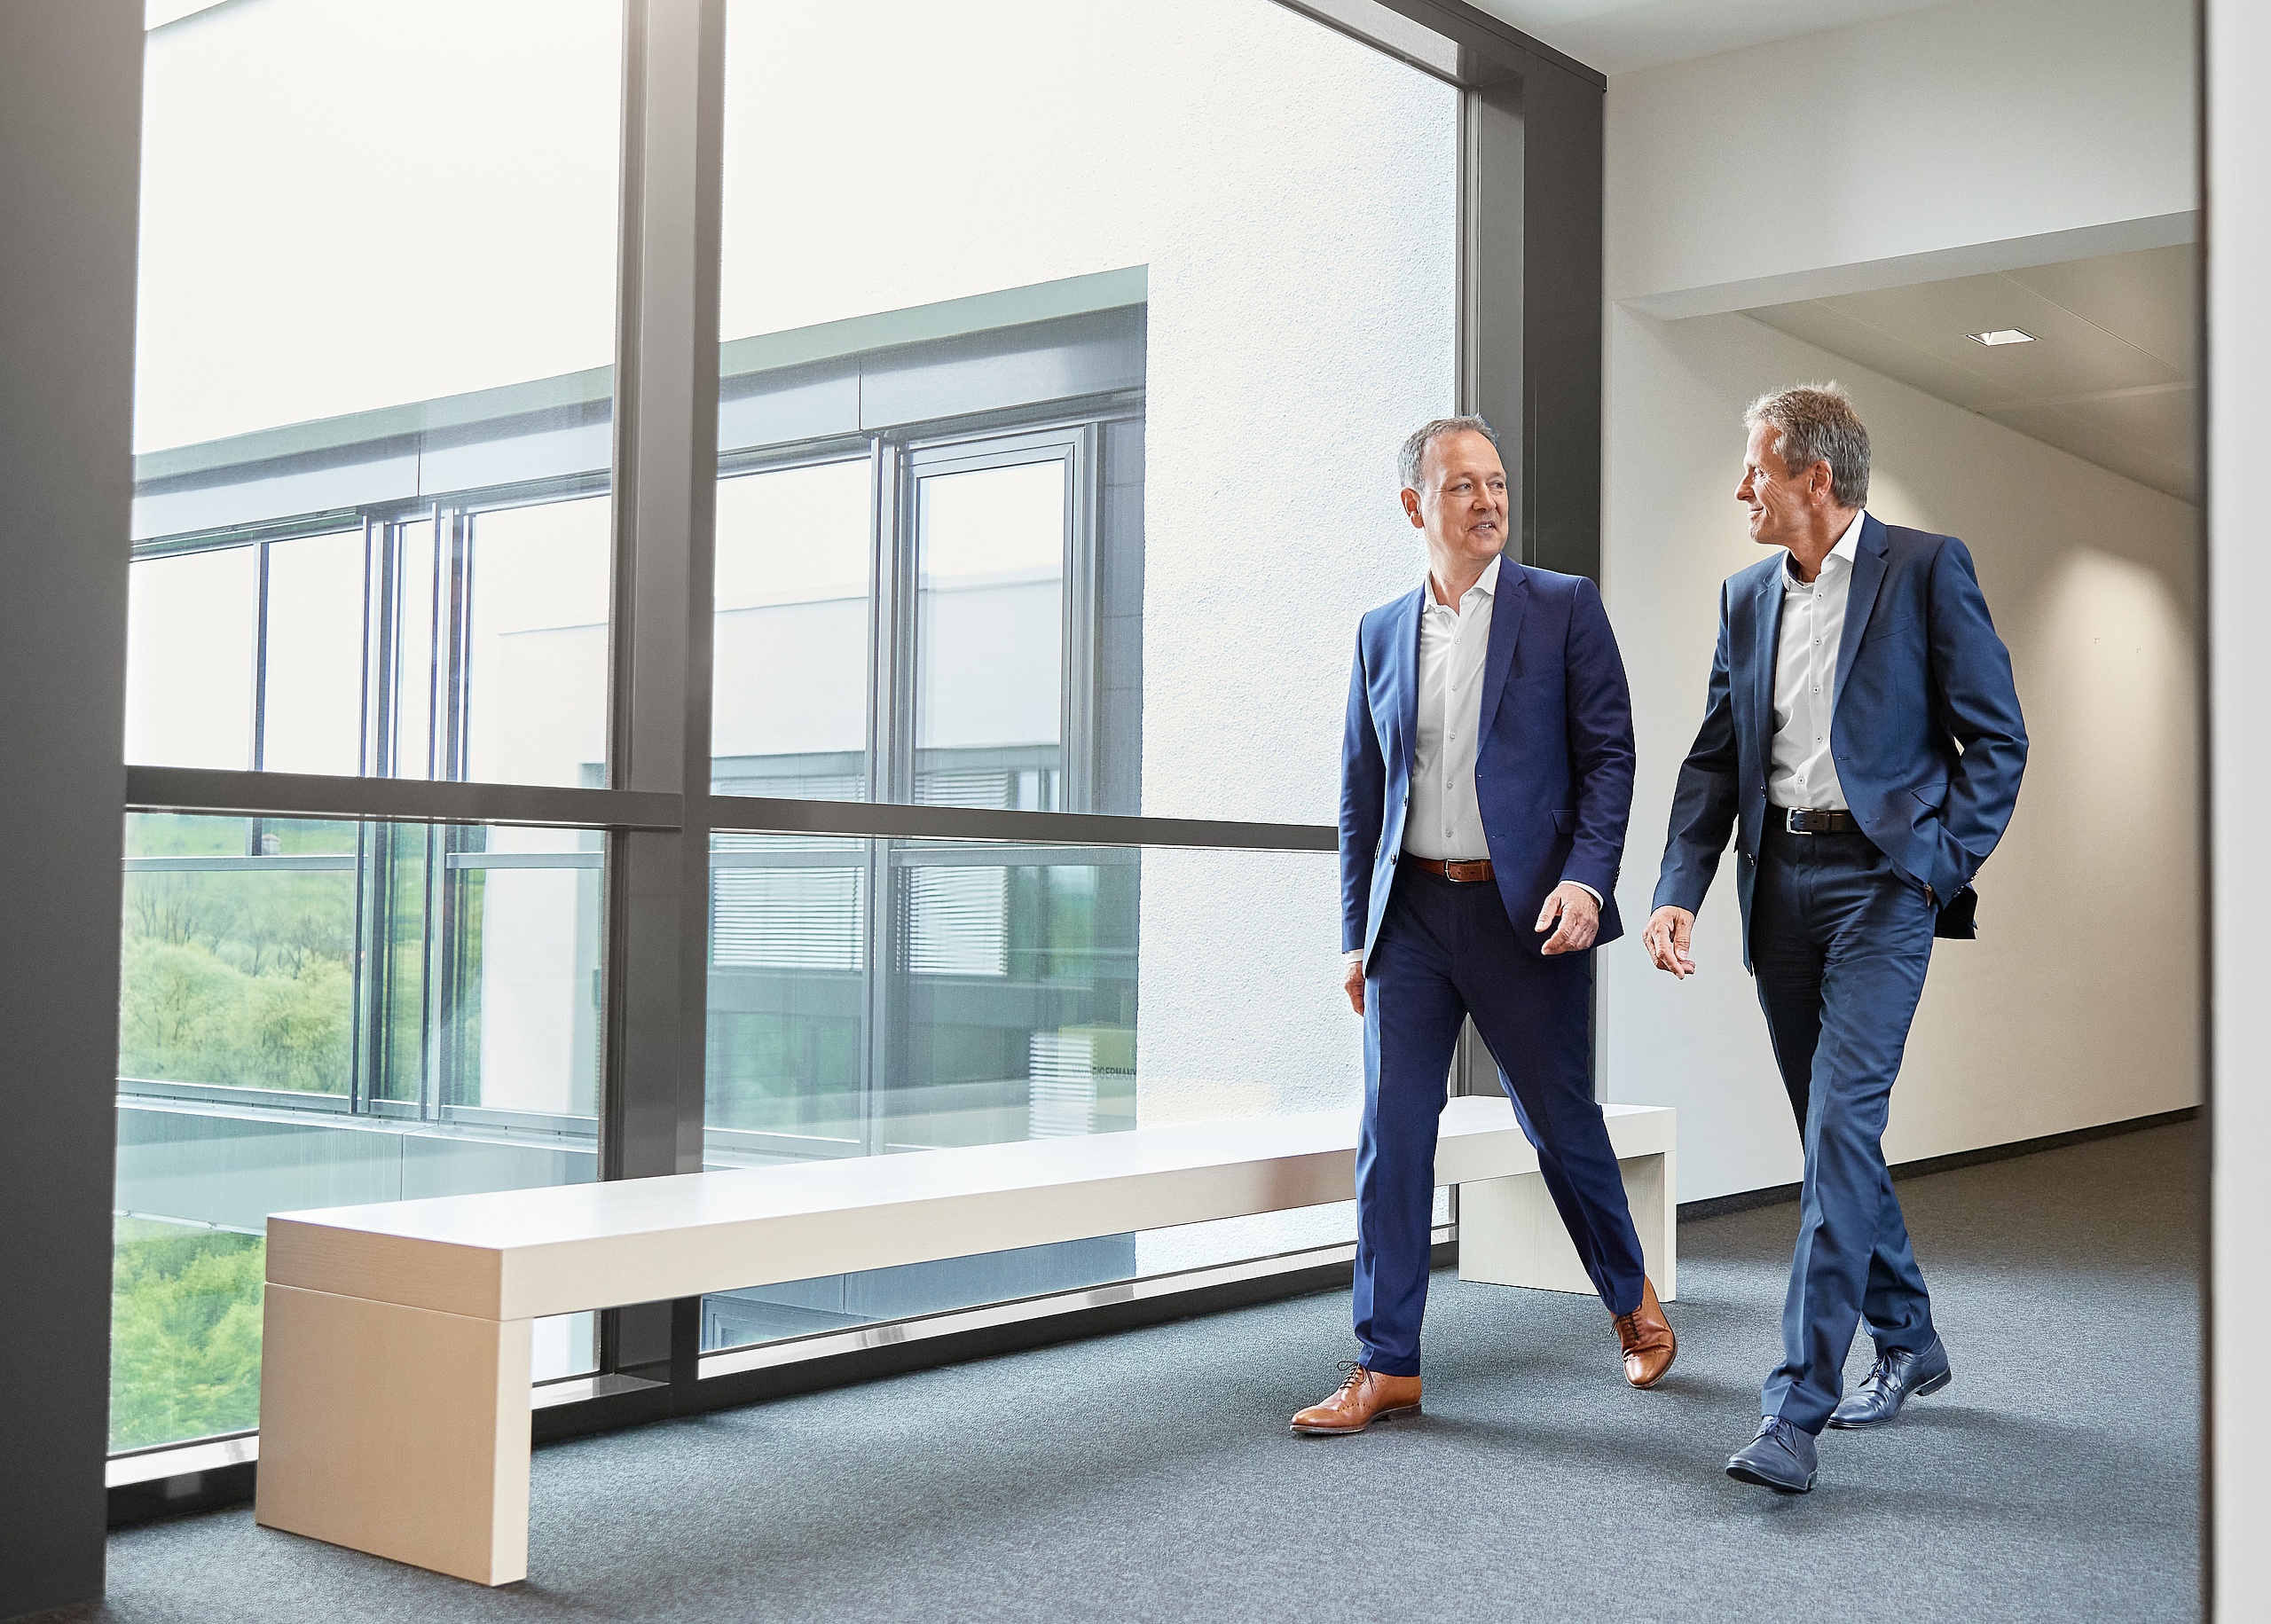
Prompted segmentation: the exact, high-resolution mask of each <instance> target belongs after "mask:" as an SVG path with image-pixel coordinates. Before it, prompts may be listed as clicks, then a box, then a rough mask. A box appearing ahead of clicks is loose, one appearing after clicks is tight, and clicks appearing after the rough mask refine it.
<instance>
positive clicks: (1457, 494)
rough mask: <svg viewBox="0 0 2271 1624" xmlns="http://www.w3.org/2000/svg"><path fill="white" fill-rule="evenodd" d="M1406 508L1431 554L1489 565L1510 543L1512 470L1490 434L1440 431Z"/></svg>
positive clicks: (1447, 560)
mask: <svg viewBox="0 0 2271 1624" xmlns="http://www.w3.org/2000/svg"><path fill="white" fill-rule="evenodd" d="M1403 511H1404V512H1405V513H1406V514H1409V515H1410V516H1411V522H1412V523H1413V524H1415V525H1417V526H1418V527H1419V528H1420V529H1421V530H1425V531H1426V533H1427V553H1428V556H1429V557H1430V558H1431V559H1440V560H1441V561H1442V562H1443V563H1446V564H1450V563H1455V562H1463V563H1466V564H1468V565H1470V566H1473V567H1475V568H1481V567H1485V566H1488V565H1489V562H1490V561H1491V560H1492V559H1494V558H1496V557H1497V556H1498V554H1499V553H1500V552H1501V551H1503V550H1504V549H1505V545H1506V470H1505V467H1504V465H1502V464H1501V463H1500V462H1499V460H1498V448H1497V446H1495V445H1492V444H1491V443H1490V440H1489V436H1488V435H1479V434H1476V433H1474V432H1473V431H1472V430H1467V431H1464V432H1461V433H1458V434H1449V435H1436V436H1435V438H1434V439H1433V440H1431V441H1429V442H1428V443H1427V451H1426V456H1424V457H1422V458H1421V459H1420V460H1419V489H1418V490H1406V491H1405V492H1404V493H1403Z"/></svg>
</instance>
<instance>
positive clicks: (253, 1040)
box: [119, 818, 355, 1094]
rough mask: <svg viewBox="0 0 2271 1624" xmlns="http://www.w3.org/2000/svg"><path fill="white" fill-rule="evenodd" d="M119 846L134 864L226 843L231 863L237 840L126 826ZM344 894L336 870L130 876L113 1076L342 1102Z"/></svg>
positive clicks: (346, 989) (346, 1023) (196, 828)
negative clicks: (289, 1092)
mask: <svg viewBox="0 0 2271 1624" xmlns="http://www.w3.org/2000/svg"><path fill="white" fill-rule="evenodd" d="M216 825H217V826H219V827H218V828H215V827H214V826H216ZM316 827H317V828H318V829H321V828H323V826H316ZM129 838H130V846H132V847H134V848H137V849H138V851H137V854H138V855H158V856H166V855H174V854H177V853H178V854H184V855H193V856H195V855H204V854H206V853H207V852H208V851H211V850H212V849H213V848H215V847H216V846H217V847H221V848H223V849H224V850H225V849H226V848H228V847H229V846H230V844H231V843H232V842H233V843H234V850H235V851H237V852H241V851H243V850H244V846H245V829H244V826H243V824H242V822H241V821H240V820H228V819H209V818H197V819H190V818H179V819H137V820H132V822H131V823H130V837H129ZM303 838H307V836H306V835H305V834H304V832H303ZM335 842H336V837H335V836H334V841H333V843H335ZM350 849H351V840H350ZM354 888H355V875H354V874H353V873H352V872H351V871H347V870H338V871H329V870H306V869H279V870H275V871H271V872H265V873H263V872H255V871H249V870H239V871H235V872H228V871H224V872H218V873H197V872H192V873H177V872H167V871H158V872H149V871H141V870H137V871H132V872H130V873H129V874H128V875H127V878H126V906H125V914H124V919H123V936H124V940H123V942H122V945H121V961H120V969H121V979H122V985H121V989H120V999H119V1070H120V1071H121V1072H122V1074H123V1075H125V1076H128V1077H146V1078H155V1079H175V1080H179V1081H185V1082H197V1083H221V1084H230V1085H234V1086H238V1087H254V1088H283V1089H298V1090H302V1091H309V1092H316V1093H326V1094H341V1093H344V1092H346V1090H347V1086H348V1076H347V1071H348V1058H349V1043H348V1035H349V1027H350V1019H351V1008H350V1006H351V1003H352V999H353V992H352V977H351V976H350V969H349V967H350V954H351V953H352V950H353V934H354V910H355V890H354Z"/></svg>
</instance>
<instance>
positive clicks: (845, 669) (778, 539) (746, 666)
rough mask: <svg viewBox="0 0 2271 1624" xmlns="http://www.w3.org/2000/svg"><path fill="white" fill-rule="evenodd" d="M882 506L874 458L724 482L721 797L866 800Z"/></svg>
mask: <svg viewBox="0 0 2271 1624" xmlns="http://www.w3.org/2000/svg"><path fill="white" fill-rule="evenodd" d="M874 505H875V498H874V494H873V480H872V475H871V473H870V465H869V463H868V460H867V459H865V458H862V459H858V460H856V461H849V462H825V463H820V464H816V465H813V466H809V467H792V468H780V469H774V470H772V471H768V472H765V473H758V474H745V475H736V476H735V477H732V478H727V479H722V480H719V482H718V553H717V581H716V592H717V600H716V605H717V621H716V630H715V632H714V639H715V640H714V643H713V645H712V656H711V657H712V660H713V662H714V663H713V665H712V668H711V669H712V671H713V672H714V677H713V679H712V681H713V687H712V698H711V756H712V764H711V778H712V780H713V781H714V783H715V786H716V788H717V789H718V790H719V793H721V794H727V795H764V796H784V797H787V798H790V799H795V800H832V801H864V800H866V799H868V676H867V671H868V584H869V577H870V575H871V569H870V562H869V561H870V559H871V557H872V553H873V545H872V540H871V532H872V528H873V524H874Z"/></svg>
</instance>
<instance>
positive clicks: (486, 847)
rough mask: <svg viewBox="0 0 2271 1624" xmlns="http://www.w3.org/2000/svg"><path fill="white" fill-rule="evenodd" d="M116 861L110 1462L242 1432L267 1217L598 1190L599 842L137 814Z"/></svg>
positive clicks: (580, 1333)
mask: <svg viewBox="0 0 2271 1624" xmlns="http://www.w3.org/2000/svg"><path fill="white" fill-rule="evenodd" d="M125 860H126V875H125V886H124V893H125V894H124V907H123V912H122V921H121V923H122V944H121V947H122V954H121V963H122V977H121V997H120V1007H119V1046H120V1056H121V1060H120V1082H119V1151H118V1195H117V1236H116V1247H117V1251H116V1261H115V1269H114V1275H115V1287H114V1324H115V1331H116V1342H115V1348H116V1352H115V1354H114V1362H113V1377H112V1383H113V1385H112V1447H114V1448H119V1449H124V1448H136V1447H144V1446H146V1445H151V1444H158V1443H165V1442H170V1441H173V1440H177V1439H182V1438H188V1437H194V1436H200V1435H202V1434H206V1433H210V1432H227V1431H233V1430H239V1429H241V1428H246V1427H249V1426H252V1425H254V1424H255V1419H256V1416H257V1402H258V1391H259V1357H260V1306H259V1305H260V1289H261V1277H262V1256H261V1248H262V1240H261V1236H262V1234H263V1226H264V1225H265V1222H266V1220H267V1218H268V1215H269V1214H270V1213H271V1212H289V1211H295V1210H298V1209H301V1208H305V1207H319V1206H335V1205H342V1204H353V1203H360V1202H370V1201H392V1200H401V1199H405V1198H410V1197H416V1196H443V1195H457V1194H465V1193H469V1192H473V1191H476V1190H488V1189H518V1188H524V1187H528V1186H532V1185H546V1184H561V1183H574V1182H580V1181H585V1180H589V1179H592V1178H593V1177H595V1176H596V1173H597V1154H596V1152H597V1139H598V1134H597V1128H598V1124H597V1103H598V1080H599V1077H600V1055H601V1041H602V1030H603V1029H602V1024H601V1008H600V992H601V975H600V973H599V969H600V962H601V961H600V949H601V931H600V900H601V893H602V880H603V877H604V875H603V872H602V869H601V864H602V862H603V861H604V857H603V853H602V852H601V849H600V845H599V839H598V836H593V835H587V834H585V833H583V832H581V831H576V830H556V829H521V828H509V829H508V828H457V827H443V826H432V825H425V824H399V823H396V824H387V823H361V824H357V823H322V822H314V821H309V820H294V819H246V818H200V817H182V816H175V815H169V814H156V813H142V814H136V815H133V816H130V818H129V819H128V820H127V825H126V859H125ZM592 1360H593V1343H592V1322H591V1320H590V1317H589V1316H571V1317H570V1319H569V1320H565V1321H554V1322H544V1323H542V1324H540V1325H539V1326H538V1354H537V1361H538V1362H537V1365H536V1369H535V1372H534V1373H535V1374H536V1375H538V1377H546V1376H554V1375H564V1374H570V1373H572V1372H575V1371H578V1370H585V1369H591V1368H592Z"/></svg>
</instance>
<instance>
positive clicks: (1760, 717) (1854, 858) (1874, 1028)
mask: <svg viewBox="0 0 2271 1624" xmlns="http://www.w3.org/2000/svg"><path fill="white" fill-rule="evenodd" d="M1744 421H1745V423H1746V424H1747V425H1748V428H1749V430H1750V438H1749V443H1748V446H1747V448H1746V449H1745V451H1744V453H1743V456H1744V465H1743V476H1742V482H1741V484H1740V485H1739V486H1738V487H1737V488H1736V490H1735V495H1736V498H1737V499H1739V500H1740V501H1741V502H1743V503H1744V504H1745V505H1746V506H1748V508H1749V509H1750V534H1751V537H1752V539H1753V540H1756V541H1757V542H1759V543H1761V544H1762V545H1766V546H1771V547H1772V548H1774V549H1775V552H1774V554H1773V556H1772V557H1771V558H1768V559H1764V560H1762V561H1760V562H1758V563H1756V564H1754V565H1752V566H1751V567H1750V568H1749V569H1745V570H1743V571H1742V572H1741V573H1740V574H1738V575H1736V576H1733V577H1731V578H1730V579H1729V580H1728V581H1727V583H1726V584H1725V586H1724V587H1723V588H1721V590H1720V593H1719V647H1718V653H1717V655H1716V656H1715V657H1714V658H1713V660H1712V663H1711V682H1710V686H1709V690H1708V694H1707V698H1706V703H1705V707H1704V717H1703V727H1702V731H1701V733H1699V734H1697V735H1696V738H1695V747H1694V749H1692V750H1691V751H1689V752H1688V757H1687V760H1686V764H1685V765H1682V767H1681V768H1680V773H1679V785H1678V791H1677V792H1676V794H1675V796H1674V797H1673V801H1672V812H1671V834H1670V841H1669V843H1668V844H1667V845H1666V847H1665V850H1664V861H1663V872H1662V878H1661V879H1660V880H1659V881H1658V883H1657V885H1656V907H1655V912H1654V915H1653V916H1652V917H1651V918H1650V919H1649V921H1648V925H1647V929H1646V931H1645V932H1644V933H1643V935H1642V940H1643V942H1644V944H1645V945H1646V947H1647V950H1648V955H1649V957H1650V958H1651V959H1652V960H1654V962H1655V964H1656V966H1657V967H1658V968H1659V969H1664V970H1668V971H1670V973H1671V974H1672V975H1673V976H1675V977H1679V978H1680V979H1682V980H1685V979H1686V977H1688V976H1689V975H1691V974H1693V971H1694V969H1695V961H1694V956H1693V952H1692V951H1691V944H1692V940H1693V930H1694V926H1695V913H1696V910H1697V909H1698V908H1700V907H1701V906H1702V905H1703V893H1704V891H1705V890H1707V889H1708V888H1709V885H1710V883H1711V876H1712V874H1713V872H1714V871H1715V870H1716V869H1717V867H1718V864H1719V854H1720V853H1721V852H1722V851H1725V849H1726V844H1727V837H1728V836H1729V835H1730V833H1733V835H1734V836H1735V837H1736V843H1737V848H1738V850H1739V851H1740V853H1741V865H1740V867H1738V868H1737V869H1736V871H1735V882H1736V883H1735V890H1736V894H1737V895H1738V896H1739V897H1740V898H1741V901H1742V917H1743V942H1744V959H1745V962H1746V963H1747V964H1748V967H1749V968H1750V969H1751V972H1752V974H1753V975H1754V977H1756V982H1757V986H1758V1001H1759V1004H1760V1007H1761V1008H1764V1010H1765V1012H1766V1027H1767V1032H1768V1033H1769V1035H1770V1036H1771V1037H1772V1040H1773V1044H1774V1058H1775V1063H1776V1064H1777V1066H1778V1067H1779V1068H1780V1071H1781V1073H1782V1085H1783V1087H1784V1088H1785V1089H1786V1090H1787V1091H1788V1094H1789V1096H1790V1107H1791V1110H1792V1111H1793V1112H1794V1113H1795V1114H1796V1117H1797V1120H1798V1127H1799V1132H1800V1133H1801V1134H1802V1135H1803V1139H1804V1144H1805V1182H1804V1184H1803V1187H1802V1193H1801V1196H1800V1198H1799V1202H1800V1204H1799V1209H1798V1243H1797V1251H1796V1257H1795V1258H1794V1259H1792V1261H1791V1266H1790V1289H1789V1295H1788V1298H1787V1299H1786V1301H1785V1303H1784V1306H1783V1309H1782V1361H1781V1363H1780V1364H1779V1365H1777V1366H1776V1367H1775V1368H1774V1371H1773V1373H1772V1375H1771V1376H1769V1377H1767V1378H1766V1385H1765V1388H1764V1393H1763V1394H1762V1402H1761V1405H1760V1408H1761V1409H1762V1410H1763V1412H1764V1414H1763V1416H1762V1417H1761V1420H1760V1423H1759V1428H1758V1435H1757V1437H1756V1438H1755V1439H1754V1440H1752V1441H1751V1442H1750V1443H1748V1444H1747V1445H1745V1446H1744V1447H1742V1448H1741V1449H1740V1450H1738V1451H1737V1452H1736V1454H1735V1455H1734V1456H1733V1459H1731V1460H1729V1461H1728V1463H1727V1475H1728V1476H1730V1477H1732V1478H1734V1479H1738V1480H1740V1481H1742V1482H1746V1483H1755V1484H1757V1485H1759V1486H1761V1487H1766V1488H1772V1489H1778V1490H1781V1491H1783V1492H1785V1493H1791V1494H1803V1493H1804V1492H1805V1491H1806V1490H1808V1489H1810V1488H1811V1487H1813V1480H1814V1471H1815V1463H1816V1451H1815V1442H1814V1440H1815V1439H1816V1437H1817V1436H1818V1435H1819V1433H1820V1432H1821V1430H1822V1428H1823V1427H1825V1426H1835V1427H1864V1426H1877V1425H1882V1424H1884V1423H1886V1422H1889V1421H1890V1420H1892V1419H1893V1418H1894V1417H1895V1416H1898V1414H1899V1413H1900V1408H1901V1405H1902V1404H1903V1403H1904V1402H1905V1401H1906V1400H1908V1399H1909V1398H1911V1397H1912V1396H1914V1395H1916V1394H1920V1393H1934V1392H1937V1391H1938V1390H1939V1389H1940V1388H1942V1387H1945V1385H1947V1384H1948V1381H1949V1379H1950V1377H1951V1369H1950V1365H1949V1361H1948V1355H1947V1350H1946V1349H1945V1347H1943V1346H1942V1345H1941V1344H1940V1338H1939V1333H1938V1332H1937V1330H1935V1329H1934V1327H1933V1323H1932V1304H1931V1298H1930V1297H1929V1294H1928V1293H1927V1292H1926V1291H1925V1290H1924V1276H1923V1275H1922V1273H1921V1271H1920V1270H1919V1269H1918V1268H1917V1267H1916V1258H1915V1254H1914V1252H1913V1251H1912V1249H1911V1248H1910V1245H1909V1242H1908V1228H1907V1225H1906V1222H1905V1221H1904V1220H1902V1218H1901V1214H1900V1203H1899V1201H1898V1198H1897V1197H1896V1196H1894V1194H1893V1189H1892V1180H1891V1177H1890V1174H1889V1173H1887V1172H1886V1170H1885V1163H1884V1150H1883V1147H1882V1138H1883V1134H1884V1124H1885V1111H1886V1108H1887V1106H1888V1104H1889V1103H1890V1099H1891V1095H1892V1084H1893V1079H1894V1078H1895V1077H1896V1076H1898V1074H1899V1071H1900V1056H1901V1051H1902V1049H1903V1047H1905V1046H1906V1043H1907V1040H1908V1024H1909V1021H1910V1019H1911V1018H1912V1017H1913V1016H1914V1015H1915V1012H1916V1000H1917V999H1918V997H1919V996H1920V995H1921V993H1922V992H1923V990H1924V972H1925V969H1926V968H1927V967H1928V966H1929V963H1930V962H1931V957H1932V939H1933V938H1934V937H1935V936H1949V937H1969V936H1972V935H1973V934H1975V932H1974V930H1973V926H1972V916H1973V910H1974V908H1975V907H1976V904H1977V897H1976V894H1975V893H1974V892H1973V890H1972V889H1971V881H1972V876H1973V875H1976V874H1977V873H1978V871H1979V866H1980V865H1981V864H1982V863H1983V862H1984V861H1985V860H1986V859H1987V854H1988V853H1989V852H1990V851H1993V850H1994V848H1995V843H1996V842H1997V841H1998V840H2000V838H2001V837H2002V833H2003V829H2004V827H2005V826H2006V825H2007V824H2008V823H2009V821H2010V818H2011V809H2012V807H2013V806H2014V805H2015V804H2016V803H2017V800H2018V793H2019V777H2020V774H2021V773H2022V772H2023V769H2024V767H2025V765H2026V727H2025V724H2024V723H2023V721H2022V719H2021V718H2020V716H2019V701H2018V693H2017V690H2016V687H2015V686H2013V683H2012V680H2011V659H2010V655H2009V654H2008V652H2007V651H2006V650H2005V648H2004V647H2003V643H2002V639H2000V638H1999V637H1997V636H1996V635H1995V626H1994V623H1993V621H1992V620H1991V619H1990V618H1989V617H1988V614H1987V600H1986V599H1985V598H1984V596H1982V594H1981V592H1980V590H1979V579H1978V577H1977V576H1976V574H1975V573H1974V571H1973V569H1972V567H1971V554H1970V553H1968V552H1966V551H1965V549H1964V545H1963V544H1962V543H1961V542H1960V541H1958V540H1956V539H1955V538H1954V537H1952V536H1933V535H1928V534H1926V533H1925V532H1923V531H1921V530H1902V529H1899V528H1898V527H1897V526H1891V525H1886V524H1883V523H1881V522H1879V521H1878V520H1877V519H1876V518H1874V516H1873V515H1871V514H1868V513H1867V512H1866V511H1865V510H1864V504H1865V503H1866V501H1867V499H1868V493H1869V436H1868V431H1867V430H1866V429H1865V428H1863V427H1862V426H1861V422H1860V420H1859V419H1858V417H1856V416H1855V415H1854V413H1853V408H1852V404H1851V402H1850V401H1849V400H1848V399H1847V398H1846V397H1845V396H1844V395H1843V392H1842V391H1840V390H1838V389H1837V388H1835V386H1828V387H1824V388H1794V389H1785V390H1782V391H1780V392H1779V393H1777V394H1772V395H1768V396H1764V397H1762V398H1761V399H1759V400H1758V401H1757V402H1756V403H1755V404H1753V405H1752V406H1751V408H1750V410H1749V412H1747V413H1746V414H1745V417H1744ZM1862 1322H1866V1324H1867V1326H1868V1329H1869V1335H1870V1337H1871V1338H1872V1339H1873V1340H1874V1343H1875V1345H1876V1353H1877V1358H1876V1362H1875V1364H1874V1366H1873V1367H1872V1368H1871V1369H1870V1371H1869V1374H1868V1376H1867V1377H1866V1378H1865V1379H1864V1380H1863V1381H1862V1382H1861V1384H1860V1385H1859V1386H1858V1388H1857V1389H1856V1391H1855V1392H1854V1393H1853V1394H1852V1395H1851V1397H1848V1398H1844V1399H1843V1401H1842V1402H1841V1401H1840V1394H1841V1392H1842V1389H1843V1375H1844V1366H1845V1355H1846V1353H1847V1351H1848V1350H1849V1349H1851V1346H1852V1344H1853V1333H1854V1330H1855V1329H1856V1326H1857V1325H1858V1324H1859V1323H1862Z"/></svg>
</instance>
